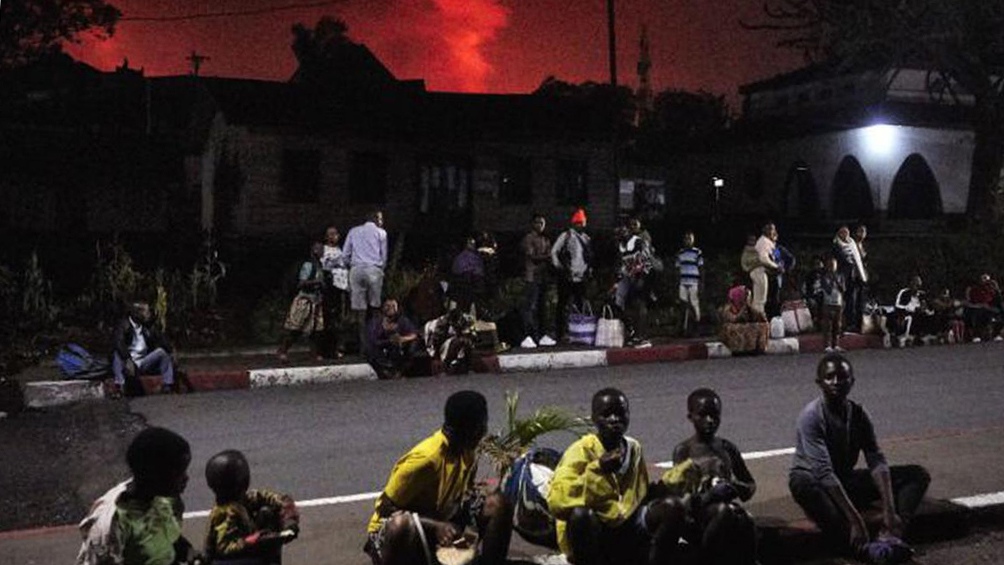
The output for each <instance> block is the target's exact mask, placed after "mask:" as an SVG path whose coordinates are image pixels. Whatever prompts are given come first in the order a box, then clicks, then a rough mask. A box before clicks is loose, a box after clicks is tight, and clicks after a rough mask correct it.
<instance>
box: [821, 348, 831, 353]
mask: <svg viewBox="0 0 1004 565" xmlns="http://www.w3.org/2000/svg"><path fill="white" fill-rule="evenodd" d="M823 352H824V353H833V348H832V347H829V346H827V347H826V349H824V350H823Z"/></svg>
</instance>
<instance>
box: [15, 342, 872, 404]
mask: <svg viewBox="0 0 1004 565" xmlns="http://www.w3.org/2000/svg"><path fill="white" fill-rule="evenodd" d="M841 345H842V347H844V348H845V349H847V350H853V349H866V348H867V349H880V348H882V346H883V345H882V338H881V336H873V335H860V334H848V335H845V336H843V337H842V338H841ZM823 349H824V346H823V339H822V336H821V335H820V334H805V335H799V336H795V337H788V338H783V339H772V340H771V341H770V343H769V346H768V348H767V354H768V355H793V354H797V353H818V352H822V351H823ZM731 356H732V352H731V351H729V349H728V348H727V347H725V345H724V344H723V343H721V342H719V341H717V340H715V338H713V337H712V338H705V339H702V338H692V339H671V340H670V339H665V340H658V339H657V340H656V342H655V343H654V344H653V345H652V347H648V348H644V349H633V348H614V349H601V348H592V347H585V346H582V347H577V346H557V347H547V348H536V349H521V348H515V349H512V350H510V351H507V352H505V353H501V354H497V355H496V354H489V355H483V356H482V357H481V360H480V362H479V363H478V364H477V366H476V367H475V372H476V373H512V372H533V371H552V370H561V369H582V368H588V367H605V366H619V365H633V364H640V363H664V362H672V361H691V360H699V359H719V358H725V357H731ZM179 363H180V364H181V366H182V367H183V368H184V370H185V372H186V373H187V375H188V381H189V382H190V384H191V390H190V391H186V392H211V391H217V390H241V389H251V388H266V387H273V386H294V385H303V384H326V383H339V382H347V381H357V380H376V379H377V376H376V373H375V372H374V371H373V369H372V368H371V367H370V366H369V365H368V364H366V363H363V362H361V359H360V358H359V357H358V356H348V357H346V358H345V359H342V360H338V361H333V360H325V361H322V362H317V361H314V360H312V359H311V358H310V357H309V356H308V355H307V354H306V353H305V351H302V352H296V351H295V350H294V352H293V353H292V354H291V355H290V359H289V362H287V363H285V364H282V363H280V362H279V361H278V359H277V358H276V356H275V353H274V351H272V350H271V349H263V348H256V349H243V350H231V351H218V352H198V353H195V352H192V353H188V354H183V355H179ZM59 377H60V375H59V372H58V370H56V369H55V368H52V369H51V377H46V378H43V379H40V380H35V381H33V382H27V383H25V387H24V389H25V405H26V406H28V407H30V408H43V407H51V406H59V405H62V404H68V403H71V402H77V401H80V400H86V399H95V398H101V397H103V396H104V395H105V390H104V387H103V386H102V384H101V383H100V382H91V381H68V380H53V379H58V378H59ZM143 384H144V388H145V389H146V390H147V392H148V393H153V392H154V391H156V390H158V389H159V386H160V382H159V377H156V376H152V377H150V376H147V377H143Z"/></svg>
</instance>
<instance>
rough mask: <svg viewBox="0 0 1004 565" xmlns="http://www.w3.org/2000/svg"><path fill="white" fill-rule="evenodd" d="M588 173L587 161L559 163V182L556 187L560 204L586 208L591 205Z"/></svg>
mask: <svg viewBox="0 0 1004 565" xmlns="http://www.w3.org/2000/svg"><path fill="white" fill-rule="evenodd" d="M587 171H588V164H587V163H586V162H585V161H573V160H569V159H562V160H559V161H558V175H557V181H558V182H557V186H556V187H555V189H556V190H555V193H556V195H557V200H558V204H571V205H573V206H585V205H586V204H588V203H589V191H588V188H589V185H588V183H587V180H588V177H587V175H586V173H587Z"/></svg>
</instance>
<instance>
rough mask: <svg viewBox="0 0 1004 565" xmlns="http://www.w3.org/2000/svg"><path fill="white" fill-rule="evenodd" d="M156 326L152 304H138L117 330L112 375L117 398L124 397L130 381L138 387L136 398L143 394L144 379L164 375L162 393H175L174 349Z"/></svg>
mask: <svg viewBox="0 0 1004 565" xmlns="http://www.w3.org/2000/svg"><path fill="white" fill-rule="evenodd" d="M152 322H153V313H152V311H151V310H150V304H148V303H146V302H135V303H133V304H131V305H130V306H129V313H128V315H126V317H125V318H123V319H122V321H121V322H119V325H118V326H117V327H116V328H115V342H114V350H113V351H112V375H113V376H114V378H115V382H114V385H113V386H114V388H113V390H112V395H113V396H120V395H121V394H122V392H123V388H124V386H125V383H126V378H129V379H130V380H131V381H132V384H134V385H136V386H135V387H134V388H135V392H136V394H142V391H143V388H142V385H140V384H139V381H138V377H140V376H141V375H160V376H161V379H162V384H161V387H160V390H161V392H172V391H174V390H175V382H174V359H173V358H172V357H171V347H170V345H168V343H167V341H166V340H165V339H164V337H163V335H161V333H160V332H159V331H158V330H157V328H156V327H155V326H154V324H153V323H152ZM130 392H132V390H131V389H130Z"/></svg>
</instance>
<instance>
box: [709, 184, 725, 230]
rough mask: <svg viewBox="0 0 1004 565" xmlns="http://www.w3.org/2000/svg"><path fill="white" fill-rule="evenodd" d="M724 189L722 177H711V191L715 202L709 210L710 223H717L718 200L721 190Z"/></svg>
mask: <svg viewBox="0 0 1004 565" xmlns="http://www.w3.org/2000/svg"><path fill="white" fill-rule="evenodd" d="M723 188H725V179H723V178H722V177H717V176H715V177H711V190H712V191H714V195H715V200H714V205H713V206H712V208H711V223H713V224H715V223H718V199H719V197H721V192H722V189H723Z"/></svg>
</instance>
